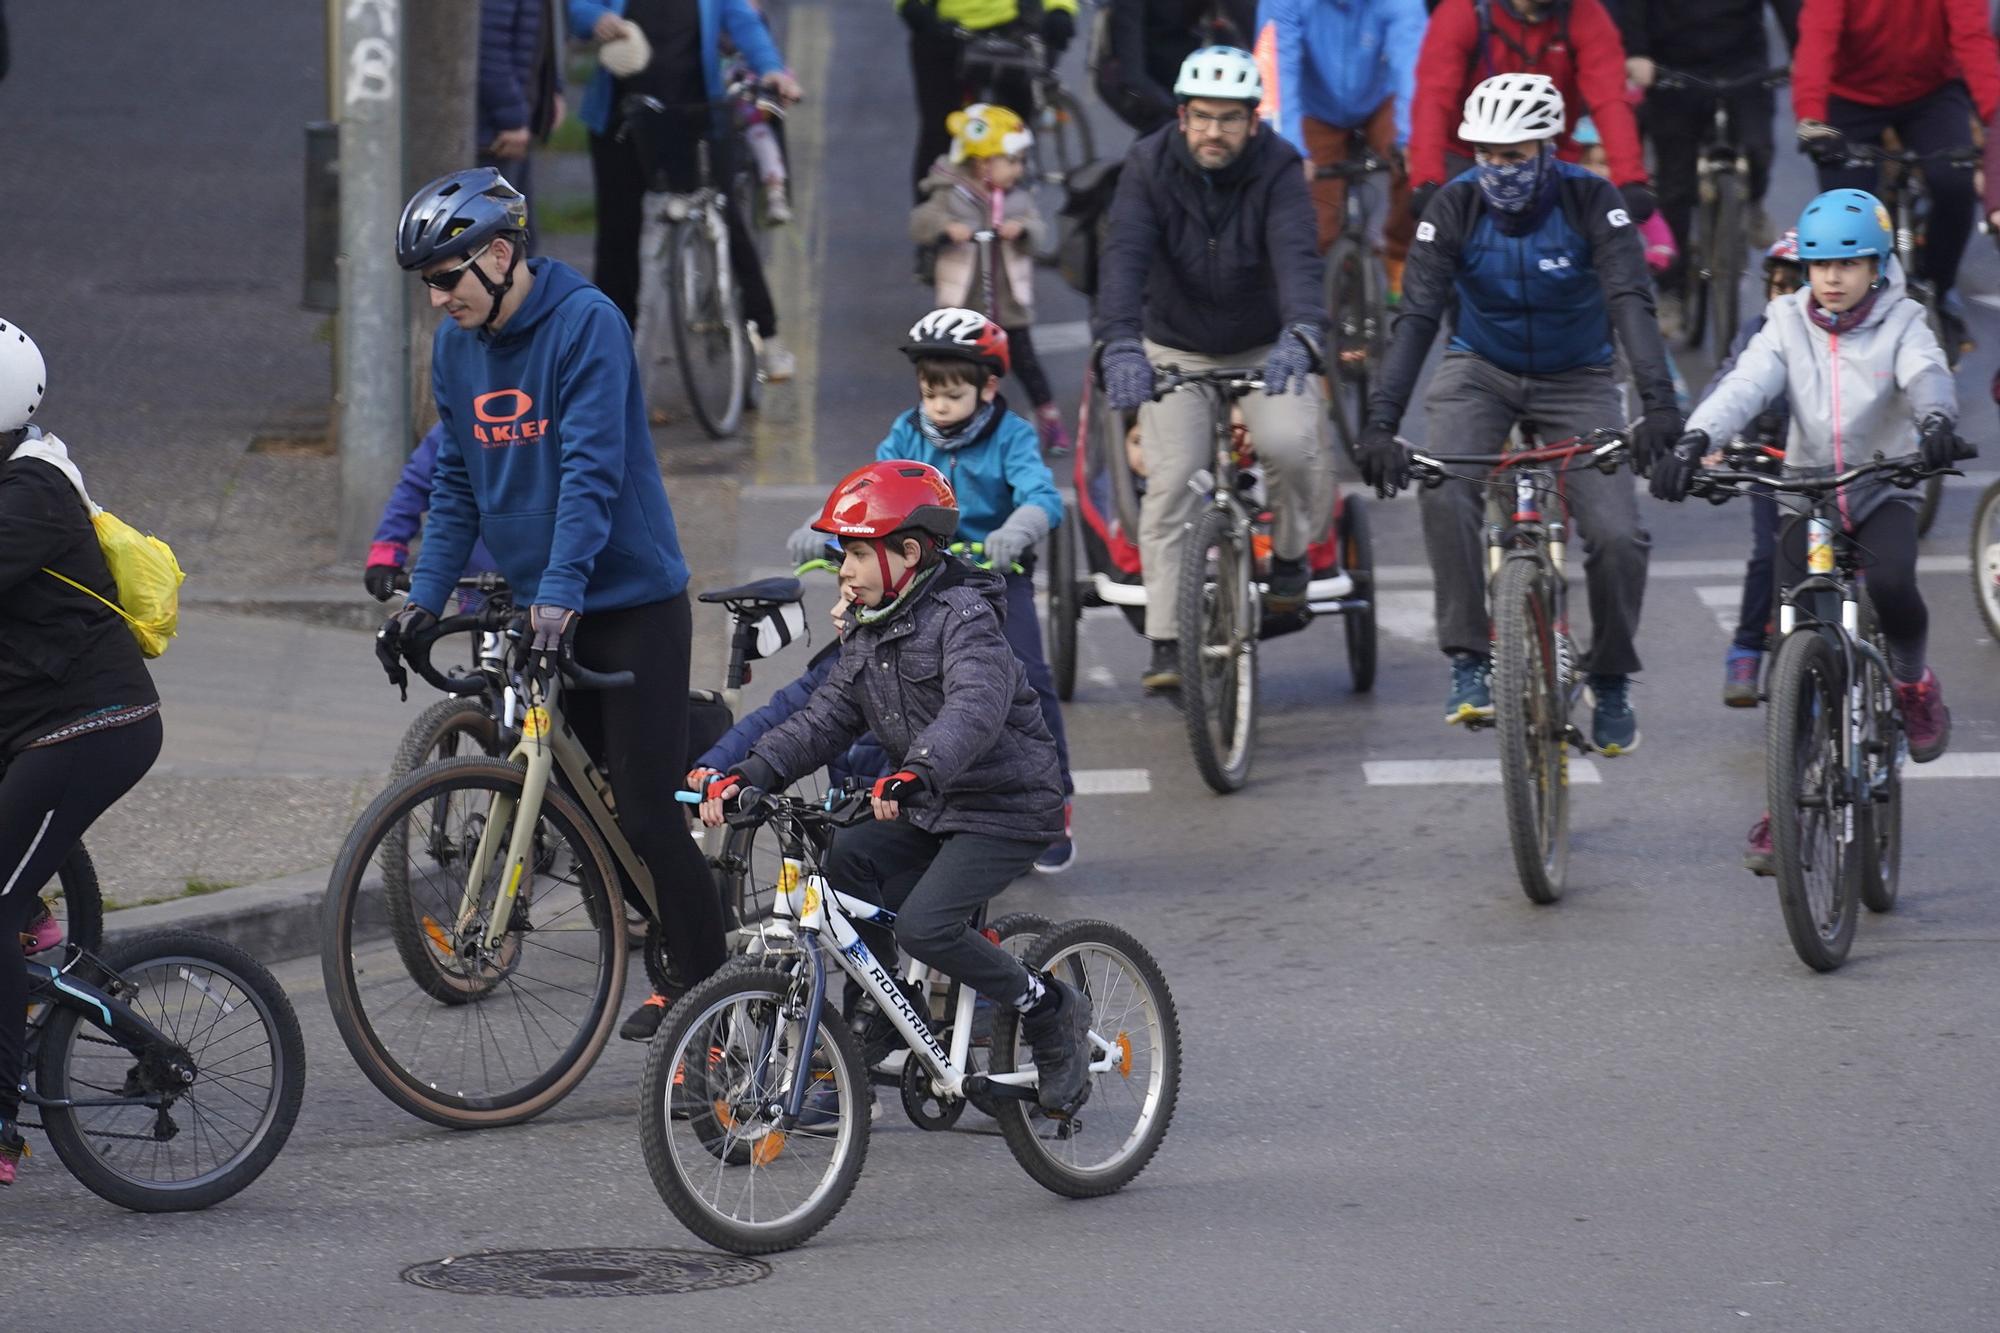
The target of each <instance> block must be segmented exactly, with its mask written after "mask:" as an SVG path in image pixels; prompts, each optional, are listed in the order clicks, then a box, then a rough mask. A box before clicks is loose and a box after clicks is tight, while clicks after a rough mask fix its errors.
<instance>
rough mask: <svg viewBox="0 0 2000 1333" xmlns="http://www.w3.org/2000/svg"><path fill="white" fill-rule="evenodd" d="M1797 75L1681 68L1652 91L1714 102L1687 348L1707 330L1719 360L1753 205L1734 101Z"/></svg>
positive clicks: (1666, 72) (1737, 292)
mask: <svg viewBox="0 0 2000 1333" xmlns="http://www.w3.org/2000/svg"><path fill="white" fill-rule="evenodd" d="M1791 77H1792V71H1791V69H1790V68H1789V67H1786V68H1782V69H1769V70H1761V71H1759V72H1757V73H1755V74H1744V75H1740V76H1738V77H1736V78H1730V79H1706V78H1703V77H1701V76H1700V75H1698V74H1689V73H1685V72H1683V71H1681V70H1671V69H1661V70H1659V71H1658V73H1657V74H1656V76H1655V78H1654V83H1653V86H1654V87H1656V88H1660V89H1665V90H1670V91H1675V92H1689V93H1696V94H1700V95H1702V96H1705V97H1708V98H1710V99H1711V100H1712V101H1713V102H1714V104H1715V110H1714V112H1713V113H1712V115H1711V117H1710V120H1709V129H1708V134H1707V135H1706V136H1705V137H1704V138H1703V139H1702V144H1701V150H1700V155H1699V156H1698V157H1697V158H1696V163H1695V172H1696V177H1697V180H1698V182H1699V184H1698V186H1697V190H1698V193H1697V199H1698V201H1699V202H1698V204H1697V207H1696V209H1695V213H1694V219H1693V223H1692V225H1691V226H1690V227H1689V229H1688V231H1689V235H1688V238H1687V275H1688V298H1689V303H1690V305H1691V306H1692V309H1691V310H1690V311H1689V312H1688V322H1687V337H1686V343H1687V346H1688V347H1689V348H1690V349H1692V348H1696V347H1700V346H1701V342H1702V329H1703V326H1704V324H1707V325H1708V326H1709V327H1710V328H1711V329H1712V331H1713V332H1714V335H1715V342H1714V348H1715V352H1716V355H1718V356H1720V355H1722V353H1723V352H1725V351H1726V350H1727V349H1728V347H1729V345H1730V343H1731V342H1733V341H1734V340H1735V338H1736V330H1737V327H1738V326H1739V325H1740V324H1741V322H1742V313H1743V311H1742V295H1743V270H1744V266H1745V258H1746V256H1745V251H1744V246H1743V236H1744V221H1743V216H1744V210H1745V209H1746V208H1747V207H1748V206H1749V202H1750V158H1749V155H1748V154H1747V153H1745V152H1744V149H1743V138H1742V136H1741V135H1740V134H1738V133H1737V130H1736V118H1735V114H1734V112H1733V111H1732V110H1731V106H1730V98H1731V97H1732V96H1733V95H1735V94H1737V93H1743V92H1749V91H1751V90H1752V89H1758V88H1777V87H1781V86H1783V85H1784V84H1785V83H1786V82H1788V81H1789V80H1790V79H1791Z"/></svg>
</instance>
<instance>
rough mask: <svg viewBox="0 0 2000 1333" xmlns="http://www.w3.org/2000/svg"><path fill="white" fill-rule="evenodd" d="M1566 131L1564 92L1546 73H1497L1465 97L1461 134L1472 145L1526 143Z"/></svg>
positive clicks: (1550, 137) (1460, 127)
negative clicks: (1564, 129) (1564, 125)
mask: <svg viewBox="0 0 2000 1333" xmlns="http://www.w3.org/2000/svg"><path fill="white" fill-rule="evenodd" d="M1562 131H1563V95H1562V93H1561V91H1560V90H1559V89H1557V87H1556V84H1555V80H1554V79H1551V78H1550V77H1549V76H1548V75H1546V74H1496V75H1494V76H1493V77H1492V78H1490V79H1486V80H1484V81H1482V82H1481V83H1480V85H1479V86H1478V87H1477V88H1474V89H1473V90H1472V96H1470V97H1468V98H1466V99H1465V120H1464V121H1463V122H1462V123H1461V124H1460V125H1459V127H1458V137H1459V138H1461V139H1463V140H1464V141H1465V142H1467V143H1470V144H1482V143H1492V144H1502V143H1526V142H1528V140H1530V139H1553V138H1555V137H1556V136H1557V135H1558V134H1561V133H1562Z"/></svg>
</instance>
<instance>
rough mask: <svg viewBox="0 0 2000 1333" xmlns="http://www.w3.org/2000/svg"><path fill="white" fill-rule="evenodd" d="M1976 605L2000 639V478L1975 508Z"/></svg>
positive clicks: (1991, 630)
mask: <svg viewBox="0 0 2000 1333" xmlns="http://www.w3.org/2000/svg"><path fill="white" fill-rule="evenodd" d="M1972 604H1973V605H1974V606H1976V607H1978V608H1979V615H1980V618H1981V619H1983V620H1984V621H1985V622H1986V633H1987V634H1988V635H1989V636H1991V637H1992V638H1993V639H1994V640H1996V641H2000V481H1996V482H1993V483H1991V484H1990V485H1988V486H1987V488H1986V489H1985V490H1984V491H1982V492H1980V495H1979V503H1978V504H1976V505H1974V506H1973V508H1972Z"/></svg>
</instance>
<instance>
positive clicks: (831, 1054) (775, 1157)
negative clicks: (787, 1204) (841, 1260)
mask: <svg viewBox="0 0 2000 1333" xmlns="http://www.w3.org/2000/svg"><path fill="white" fill-rule="evenodd" d="M792 984H793V983H792V979H791V978H790V977H789V976H788V975H786V974H785V973H783V972H781V971H779V970H777V969H775V968H770V967H748V966H737V967H732V968H728V969H725V970H724V971H722V972H718V973H716V974H715V975H714V976H712V977H710V978H709V979H708V980H706V981H704V982H702V983H701V984H700V985H698V986H696V987H695V988H694V989H693V990H691V991H689V992H688V993H687V995H686V996H684V997H682V999H681V1001H680V1003H678V1004H676V1005H675V1006H674V1007H673V1008H672V1009H671V1010H670V1011H669V1012H668V1015H667V1022H666V1026H665V1027H663V1028H662V1029H661V1030H660V1034H659V1036H657V1037H655V1038H654V1040H653V1042H652V1044H651V1046H649V1047H648V1048H647V1051H646V1067H645V1071H644V1073H643V1074H642V1075H641V1078H640V1083H639V1143H640V1146H641V1148H642V1149H643V1150H644V1152H645V1157H646V1171H647V1173H648V1174H649V1175H651V1176H652V1178H653V1187H654V1188H655V1189H657V1190H658V1191H659V1193H660V1198H661V1200H662V1201H663V1202H664V1203H665V1204H666V1205H667V1209H668V1211H670V1212H672V1213H673V1215H674V1216H675V1217H676V1218H678V1219H680V1222H681V1225H683V1226H685V1227H686V1228H687V1229H688V1230H689V1231H692V1232H693V1233H694V1234H695V1235H697V1236H699V1237H701V1238H702V1239H703V1240H705V1241H707V1242H708V1243H709V1244H711V1245H714V1246H716V1247H717V1248H719V1249H724V1250H728V1251H730V1252H731V1253H733V1254H747V1255H755V1254H775V1253H777V1252H779V1251H781V1250H790V1249H795V1248H797V1247H798V1246H800V1245H803V1244H804V1243H805V1242H806V1241H808V1240H810V1239H812V1237H813V1236H815V1235H817V1234H818V1233H819V1231H820V1230H821V1228H823V1227H825V1226H826V1224H827V1223H829V1222H831V1221H832V1220H833V1219H834V1216H835V1215H836V1214H838V1213H839V1212H840V1210H841V1208H842V1207H843V1206H844V1205H845V1204H846V1203H847V1199H848V1196H849V1195H851V1194H852V1193H853V1192H854V1186H855V1182H856V1181H858V1180H859V1179H860V1178H861V1168H862V1166H863V1164H864V1163H865V1162H866V1161H867V1157H868V1133H869V1115H868V1110H867V1105H868V1103H867V1098H868V1095H869V1082H868V1071H867V1069H866V1068H865V1067H864V1066H863V1065H862V1063H861V1050H860V1047H859V1046H858V1045H857V1044H856V1042H855V1040H854V1034H853V1033H851V1032H849V1031H848V1030H847V1025H846V1024H845V1023H843V1022H841V1021H840V1015H839V1013H838V1012H837V1011H836V1010H835V1009H834V1008H833V1006H832V1005H830V1004H822V1006H821V1011H822V1012H821V1015H820V1024H819V1031H820V1034H821V1043H820V1045H819V1046H817V1047H815V1049H814V1050H813V1051H812V1052H808V1053H804V1054H803V1055H800V1056H792V1057H787V1058H789V1059H792V1060H794V1061H795V1062H797V1061H805V1062H807V1063H808V1067H809V1068H810V1065H811V1063H813V1062H817V1061H818V1060H820V1059H821V1058H822V1053H824V1059H825V1061H826V1063H827V1066H828V1070H827V1073H828V1074H831V1075H832V1076H833V1078H834V1079H835V1086H836V1087H837V1088H838V1089H840V1096H841V1110H840V1112H839V1122H840V1124H839V1130H838V1132H837V1133H836V1134H835V1135H833V1136H832V1138H833V1147H832V1158H833V1160H832V1161H831V1163H830V1164H829V1167H828V1170H827V1172H826V1176H825V1180H824V1182H823V1183H822V1184H821V1186H820V1187H819V1188H816V1189H815V1190H814V1191H813V1193H812V1195H811V1196H809V1197H808V1198H807V1200H806V1202H805V1203H804V1204H803V1205H801V1206H800V1207H799V1208H796V1209H794V1210H793V1213H792V1214H788V1215H785V1216H782V1217H780V1218H778V1219H776V1220H774V1221H771V1222H765V1223H758V1222H746V1221H745V1220H743V1219H741V1218H735V1217H725V1216H722V1215H720V1213H719V1212H718V1210H717V1209H716V1208H715V1207H714V1206H712V1205H711V1204H710V1203H709V1202H708V1201H706V1200H704V1199H703V1198H701V1197H700V1192H699V1190H698V1189H697V1188H696V1187H695V1184H694V1182H693V1181H692V1180H690V1179H689V1172H690V1170H698V1171H699V1172H700V1173H701V1175H702V1176H703V1177H704V1178H711V1177H712V1178H713V1179H714V1180H715V1181H716V1183H717V1186H718V1188H720V1187H721V1183H722V1181H723V1180H725V1179H732V1180H733V1179H734V1177H733V1176H731V1175H730V1174H729V1173H730V1172H732V1171H733V1172H739V1173H754V1172H757V1171H760V1170H764V1169H765V1168H767V1167H774V1166H777V1165H778V1164H779V1163H781V1162H783V1161H784V1160H785V1159H786V1154H787V1153H788V1152H790V1153H792V1154H793V1156H794V1157H795V1158H796V1157H797V1156H798V1155H799V1153H798V1150H799V1149H800V1148H802V1146H803V1145H802V1144H798V1143H795V1142H794V1140H804V1141H807V1142H812V1141H816V1140H820V1141H823V1139H824V1137H825V1136H821V1135H813V1134H806V1133H802V1132H800V1131H797V1130H794V1131H790V1132H781V1131H778V1130H776V1129H774V1128H771V1127H770V1126H768V1125H762V1126H757V1125H750V1126H749V1132H748V1133H745V1134H743V1135H741V1136H740V1137H738V1136H737V1131H738V1130H739V1129H741V1128H744V1127H746V1125H747V1124H748V1120H749V1117H748V1116H747V1115H743V1114H741V1113H743V1112H746V1111H749V1109H750V1108H748V1107H746V1106H744V1105H742V1104H741V1103H742V1101H743V1099H742V1098H736V1099H732V1098H730V1097H729V1096H728V1095H727V1094H728V1093H729V1092H731V1091H735V1090H737V1089H738V1088H740V1087H741V1083H740V1079H741V1077H742V1075H741V1074H736V1073H725V1074H724V1075H722V1076H718V1075H717V1074H716V1072H715V1064H716V1058H715V1057H712V1056H711V1055H710V1054H709V1053H710V1052H711V1051H724V1052H729V1051H731V1050H732V1048H740V1046H741V1044H742V1043H741V1042H740V1041H738V1040H735V1039H734V1038H736V1037H737V1036H739V1035H740V1034H739V1032H738V1030H737V1029H736V1028H734V1027H730V1028H728V1029H727V1030H725V1029H723V1028H722V1026H721V1022H722V1020H721V1018H720V1013H721V1011H726V1010H727V1009H729V1008H731V1007H733V1006H737V1005H741V1006H743V1008H744V1010H745V1019H746V1020H747V1021H750V1022H756V1023H762V1024H765V1025H767V1026H768V1025H772V1024H775V1023H777V1022H783V1021H785V1017H786V1016H785V1014H784V1012H783V1011H784V1006H785V1002H786V1000H787V999H788V997H789V996H790V993H791V990H792ZM711 1025H713V1026H711ZM760 1030H761V1029H760ZM718 1039H720V1040H721V1041H722V1044H718ZM775 1042H776V1038H773V1043H774V1044H775ZM695 1048H699V1049H700V1050H701V1052H702V1057H701V1059H700V1061H699V1062H698V1063H700V1064H701V1065H702V1066H703V1069H704V1072H703V1073H702V1075H701V1076H700V1078H701V1083H702V1085H703V1086H702V1087H701V1088H700V1090H699V1093H698V1096H699V1100H695V1097H696V1095H697V1094H694V1093H691V1092H690V1091H689V1090H688V1089H687V1086H686V1084H685V1083H677V1082H676V1080H675V1074H676V1073H677V1072H678V1071H681V1070H682V1069H683V1068H684V1067H685V1066H686V1065H687V1056H688V1053H689V1052H690V1051H692V1050H694V1049H695ZM721 1058H722V1059H724V1060H730V1059H732V1058H733V1057H732V1056H731V1055H729V1054H725V1055H724V1056H723V1057H721ZM733 1068H734V1066H733V1065H725V1069H726V1070H733ZM825 1076H826V1075H818V1077H825ZM683 1077H685V1075H684V1076H683ZM719 1077H720V1079H721V1081H723V1087H722V1088H720V1089H718V1088H716V1087H715V1083H716V1082H717V1081H718V1078H719ZM687 1081H688V1082H693V1081H694V1080H692V1079H688V1080H687ZM717 1091H722V1092H723V1093H724V1094H725V1095H724V1096H722V1097H720V1098H718V1097H716V1096H715V1093H716V1092H717ZM677 1102H678V1103H679V1106H678V1108H677V1105H676V1103H677ZM711 1108H712V1109H711ZM677 1109H679V1110H680V1111H681V1112H682V1113H681V1114H680V1115H679V1116H676V1114H675V1113H676V1110H677ZM676 1127H679V1129H680V1131H681V1132H680V1133H678V1134H677V1133H676ZM746 1145H748V1146H746ZM697 1154H699V1156H697ZM718 1163H719V1164H720V1165H718ZM689 1164H692V1165H691V1167H690V1165H689ZM770 1193H771V1191H770V1190H766V1191H765V1194H766V1197H769V1195H770ZM751 1202H752V1204H753V1205H754V1192H753V1193H752V1195H751Z"/></svg>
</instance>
